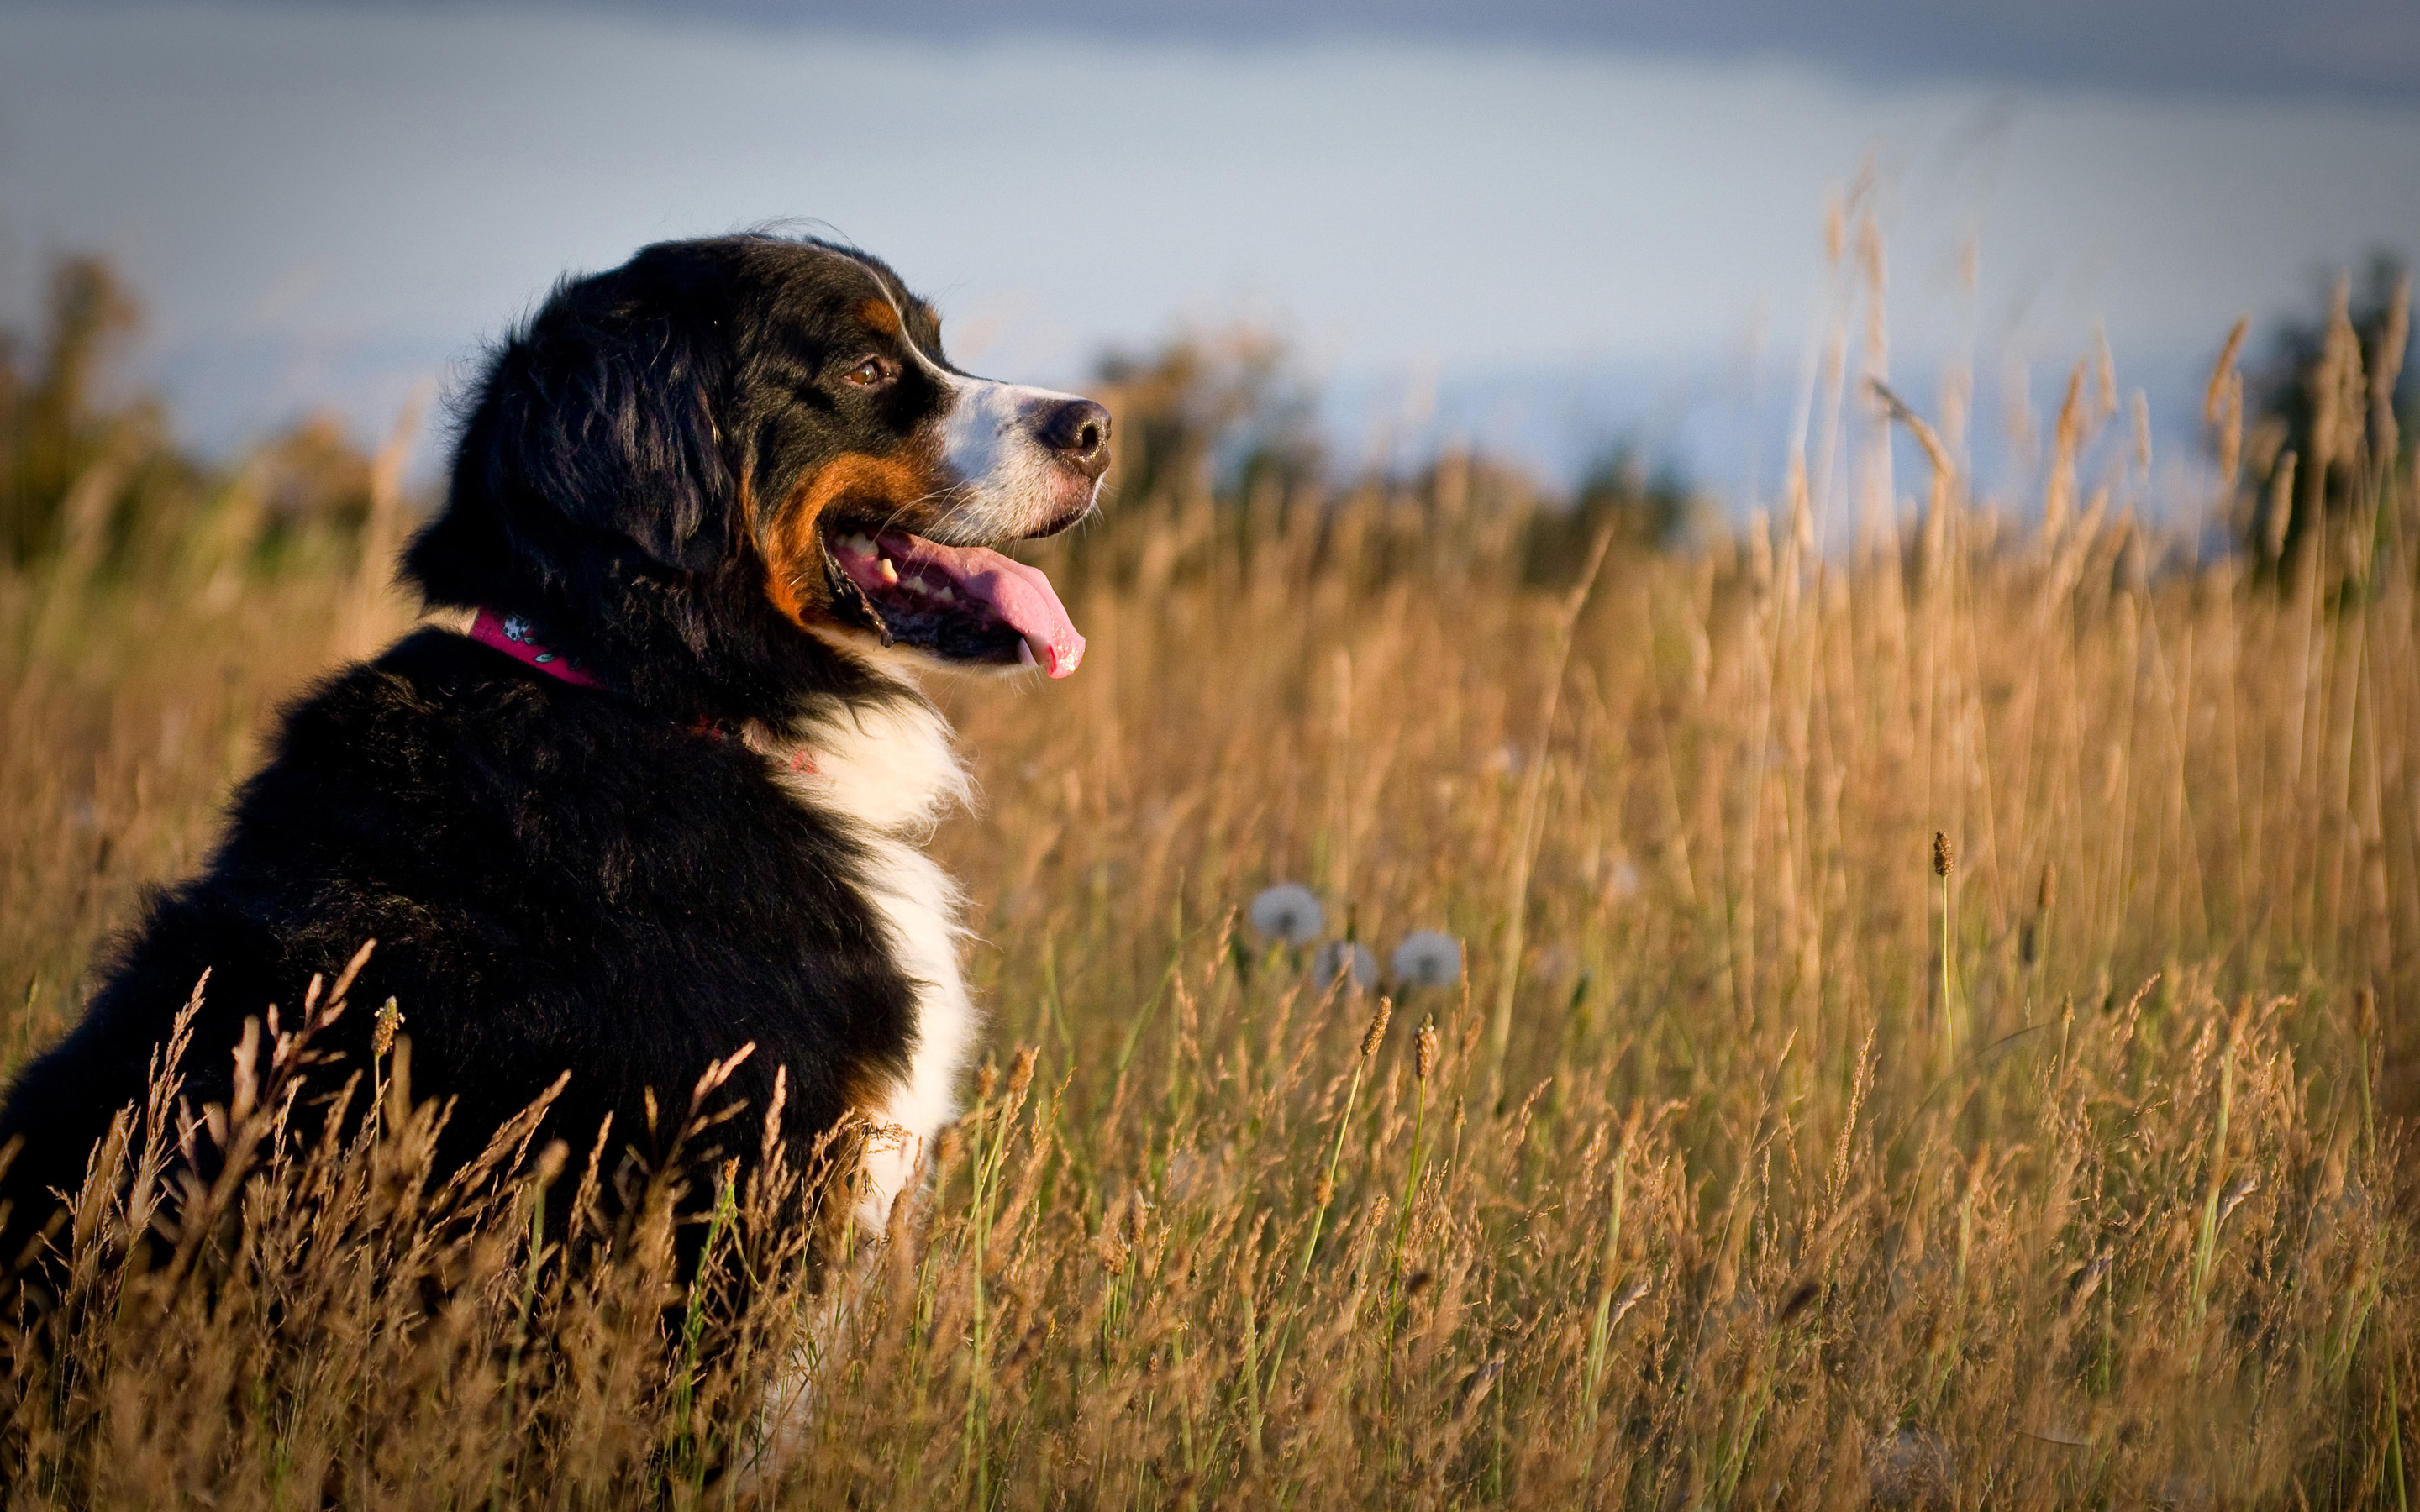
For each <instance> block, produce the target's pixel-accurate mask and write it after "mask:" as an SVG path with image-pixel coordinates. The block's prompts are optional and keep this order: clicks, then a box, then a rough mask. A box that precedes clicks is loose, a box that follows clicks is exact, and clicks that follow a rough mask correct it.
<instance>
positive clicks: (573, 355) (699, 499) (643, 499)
mask: <svg viewBox="0 0 2420 1512" xmlns="http://www.w3.org/2000/svg"><path fill="white" fill-rule="evenodd" d="M695 346H696V344H695V343H694V342H692V341H691V340H690V338H689V336H688V334H687V333H686V332H683V331H682V330H680V329H679V322H678V321H677V320H675V319H674V318H671V317H668V316H646V317H642V318H637V319H610V318H609V319H606V320H593V321H590V320H581V321H566V322H564V323H563V324H562V325H560V326H556V327H554V329H551V330H550V329H547V328H546V323H543V322H542V323H541V327H540V329H539V330H538V331H535V332H532V334H531V336H530V338H528V339H527V340H525V341H522V342H517V343H515V344H514V347H513V348H510V349H508V350H507V351H506V352H505V353H504V356H503V358H502V360H501V361H499V362H498V363H497V365H496V372H495V374H494V376H493V378H491V379H490V381H489V388H488V392H487V393H486V394H485V395H484V396H483V397H484V403H483V404H482V405H481V407H480V408H481V409H482V410H485V411H488V413H486V414H483V415H481V416H479V417H477V419H479V420H486V421H489V422H491V424H488V425H481V424H477V423H476V421H475V420H474V423H473V427H472V429H473V432H484V433H485V434H483V435H477V436H475V437H474V436H473V435H472V434H466V435H465V436H464V439H463V440H464V449H465V455H463V456H462V457H461V459H460V462H461V467H460V468H458V471H457V482H458V484H459V482H460V481H461V477H460V473H461V471H464V470H467V469H468V468H470V467H473V466H475V467H477V468H479V469H480V471H483V472H484V473H485V477H484V478H482V479H481V482H482V483H483V484H484V485H485V487H486V491H488V492H489V494H490V495H491V497H495V498H498V499H500V500H502V499H512V500H514V501H515V502H517V503H519V504H520V505H521V507H523V508H527V507H529V506H531V505H539V506H551V507H552V508H553V509H554V510H556V511H557V512H559V513H560V514H561V515H562V517H564V518H566V519H567V520H569V521H570V522H571V523H572V524H574V525H577V526H581V527H583V528H584V529H587V530H591V531H600V532H610V533H612V534H614V535H618V536H620V537H622V538H623V539H625V540H627V541H629V542H630V543H632V544H633V545H635V546H637V547H638V548H640V549H641V550H642V551H644V552H645V553H646V554H647V556H648V557H650V558H652V559H653V560H654V561H656V562H657V563H660V564H662V565H663V566H666V567H670V568H673V569H675V570H676V571H682V572H706V571H709V570H711V569H713V568H714V567H716V566H719V565H721V563H722V560H723V555H724V552H725V551H726V550H727V549H728V548H729V546H730V532H731V521H732V512H733V509H734V507H735V504H736V495H737V485H736V483H735V481H734V480H733V478H732V476H731V470H730V468H729V467H728V466H727V465H726V463H725V462H724V460H723V456H722V448H721V445H720V438H719V437H718V435H717V434H716V430H715V423H714V400H713V390H714V387H715V385H716V381H717V379H718V378H719V375H718V374H717V373H715V372H713V371H711V370H710V368H711V364H710V363H708V362H707V360H706V356H705V354H703V353H701V352H699V351H698V350H696V349H695ZM473 440H477V441H479V442H483V443H484V444H483V445H482V446H481V447H480V453H481V455H471V450H472V445H473Z"/></svg>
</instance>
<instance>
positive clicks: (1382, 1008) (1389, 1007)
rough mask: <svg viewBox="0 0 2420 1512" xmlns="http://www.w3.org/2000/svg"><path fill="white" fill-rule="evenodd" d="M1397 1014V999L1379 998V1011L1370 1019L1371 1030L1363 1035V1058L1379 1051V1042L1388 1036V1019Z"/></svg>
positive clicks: (1365, 1058) (1367, 1057)
mask: <svg viewBox="0 0 2420 1512" xmlns="http://www.w3.org/2000/svg"><path fill="white" fill-rule="evenodd" d="M1394 1016H1395V1000H1394V999H1393V998H1391V997H1381V998H1379V999H1378V1011H1377V1013H1376V1014H1375V1015H1373V1017H1372V1018H1371V1020H1370V1032H1369V1033H1367V1034H1365V1035H1363V1036H1362V1037H1361V1058H1362V1059H1364V1060H1367V1059H1369V1058H1370V1057H1372V1056H1374V1055H1376V1054H1377V1053H1378V1042H1379V1041H1382V1040H1384V1039H1386V1038H1387V1021H1388V1019H1390V1018H1392V1017H1394Z"/></svg>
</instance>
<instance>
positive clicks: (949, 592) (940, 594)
mask: <svg viewBox="0 0 2420 1512" xmlns="http://www.w3.org/2000/svg"><path fill="white" fill-rule="evenodd" d="M917 581H918V583H919V585H920V586H921V585H922V583H923V579H921V578H920V579H917ZM933 596H934V597H935V598H937V599H939V600H940V601H941V602H942V603H944V604H954V603H956V602H957V601H958V591H957V590H956V589H954V588H952V587H951V586H950V585H949V584H948V583H943V584H942V585H941V586H940V587H939V588H936V589H934V590H933Z"/></svg>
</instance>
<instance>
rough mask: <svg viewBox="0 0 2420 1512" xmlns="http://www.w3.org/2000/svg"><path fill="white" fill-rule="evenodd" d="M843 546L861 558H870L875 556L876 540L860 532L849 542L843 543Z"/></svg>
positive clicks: (848, 540) (850, 538)
mask: <svg viewBox="0 0 2420 1512" xmlns="http://www.w3.org/2000/svg"><path fill="white" fill-rule="evenodd" d="M841 545H843V546H845V547H846V548H849V549H850V550H851V551H854V552H856V553H857V554H858V555H859V556H861V557H870V556H872V555H874V539H873V537H871V536H869V535H867V534H866V533H865V532H863V531H860V532H857V533H856V534H854V535H852V536H850V537H849V538H848V539H847V540H845V541H843V542H842V543H841Z"/></svg>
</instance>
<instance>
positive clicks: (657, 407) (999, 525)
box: [405, 236, 1109, 677]
mask: <svg viewBox="0 0 2420 1512" xmlns="http://www.w3.org/2000/svg"><path fill="white" fill-rule="evenodd" d="M1108 466H1109V412H1108V411H1107V410H1106V409H1102V408H1101V407H1100V406H1099V405H1097V404H1094V403H1093V402H1092V401H1091V400H1088V399H1080V398H1077V397H1075V396H1073V395H1070V394H1064V393H1050V392H1047V391H1045V390H1041V389H1031V388H1021V387H1016V386H1014V385H1010V384H1006V383H996V382H992V381H990V380H988V379H984V378H974V377H971V376H970V375H969V374H966V373H964V372H961V371H960V370H958V369H957V368H956V367H954V366H953V365H952V364H951V363H950V361H949V359H948V358H947V357H946V356H945V355H944V354H943V352H942V348H941V339H940V324H939V319H938V318H937V317H936V316H935V315H934V313H933V311H932V309H931V307H930V306H928V305H927V304H925V303H924V302H923V301H922V300H919V299H917V298H916V297H915V296H914V295H912V294H910V293H909V292H908V291H907V288H906V287H905V286H904V285H902V284H901V283H900V281H899V278H898V276H897V275H896V274H894V273H893V272H892V270H890V269H889V268H888V267H886V266H884V265H883V264H882V263H880V262H878V261H876V260H875V259H874V258H871V257H868V256H865V255H861V254H860V253H856V252H853V251H850V250H848V249H845V248H842V247H837V246H833V245H830V244H828V243H824V242H820V241H814V240H805V239H796V240H794V239H783V238H777V237H769V236H746V237H728V238H719V239H712V240H704V241H686V242H667V243H663V244H660V245H658V246H653V247H649V248H646V249H645V250H644V251H642V252H641V253H639V254H638V255H636V256H634V257H632V258H631V259H630V261H629V262H628V263H626V264H624V265H623V266H622V267H620V268H617V269H615V270H613V271H611V272H606V273H599V274H597V275H594V276H592V277H588V278H583V279H579V280H576V281H571V282H567V283H566V284H564V285H561V286H560V287H558V288H557V289H556V290H555V291H554V293H553V295H552V296H551V298H550V299H549V300H548V301H546V303H545V305H544V306H543V307H542V308H541V309H539V311H538V312H537V314H536V315H535V316H533V317H532V318H531V319H530V321H529V322H528V324H527V326H526V327H525V328H524V329H523V330H522V331H521V332H519V333H518V334H517V335H516V336H515V337H514V338H513V339H511V340H510V341H509V342H507V343H506V344H505V345H504V347H502V348H501V349H499V350H498V351H497V353H496V354H495V356H494V358H493V360H492V362H491V363H490V364H489V369H488V372H487V374H486V376H485V378H483V380H482V381H481V383H480V384H479V386H478V387H477V389H476V390H475V391H474V392H473V394H472V395H471V399H470V404H469V406H468V408H467V411H466V414H465V418H464V422H463V425H462V433H461V438H460V442H459V445H458V451H457V455H456V459H455V466H454V472H453V478H452V482H451V486H450V487H449V490H448V494H447V499H446V503H445V507H444V509H443V510H442V512H441V514H440V515H439V517H437V518H436V519H435V520H433V521H431V522H430V524H429V525H428V526H427V528H426V529H425V530H424V531H423V532H421V533H420V535H419V536H418V537H417V538H415V540H414V541H413V542H412V545H411V548H410V550H409V551H408V552H407V553H406V558H405V570H406V572H407V574H408V575H409V576H411V578H412V579H415V580H416V581H417V582H418V583H419V584H420V585H421V587H422V589H423V590H424V592H425V593H426V594H427V595H428V597H429V598H430V599H431V600H432V601H433V602H438V603H449V604H455V605H458V606H462V607H479V606H487V607H493V608H499V609H519V610H522V611H525V612H530V613H533V614H535V615H536V616H538V617H539V619H540V622H541V624H544V625H548V627H549V628H550V629H551V630H553V629H557V627H558V626H559V625H562V622H564V621H566V619H567V620H569V621H571V622H573V623H572V624H570V625H568V626H567V627H566V628H565V629H562V630H559V631H558V633H563V634H565V636H566V639H567V640H574V641H579V642H584V643H585V644H587V645H591V646H593V645H596V644H597V642H598V641H599V640H602V641H604V642H605V643H607V644H608V645H610V644H611V643H613V640H615V637H614V636H613V634H611V633H610V629H611V627H610V626H608V625H588V624H582V623H580V622H582V620H584V619H585V618H587V607H588V606H589V605H592V604H602V605H605V606H607V608H606V609H604V610H603V611H602V612H604V613H605V614H606V615H607V616H608V617H611V616H613V615H615V614H619V615H623V616H625V617H627V616H628V615H630V614H632V613H642V612H644V613H651V614H655V615H657V616H659V617H661V618H663V619H664V620H665V621H666V622H667V623H668V624H671V625H675V628H676V629H677V630H678V632H679V639H680V640H683V641H685V642H686V643H688V644H689V645H690V648H691V649H692V650H693V651H698V652H700V653H703V652H705V651H706V649H707V646H708V644H709V642H713V641H716V640H723V641H730V640H734V639H735V638H737V639H742V640H745V639H753V640H767V639H770V640H780V639H782V638H783V636H785V635H786V636H788V637H789V638H791V639H792V640H798V639H799V638H800V637H804V638H811V639H812V640H814V641H815V642H819V643H821V644H823V645H825V646H830V647H838V648H842V649H844V650H845V651H849V652H851V653H853V654H855V655H856V656H858V657H859V658H861V659H862V660H865V661H867V662H870V663H879V662H881V661H883V660H885V659H887V658H890V657H895V656H901V655H902V654H903V653H904V654H905V655H906V656H909V657H911V658H913V659H915V660H918V661H922V662H923V663H926V664H931V665H941V666H949V667H958V668H1005V669H1014V668H1017V667H1020V666H1039V667H1041V668H1042V669H1044V670H1046V671H1048V673H1049V674H1050V675H1051V676H1053V677H1063V676H1065V675H1067V674H1068V673H1069V672H1072V671H1075V670H1076V664H1077V662H1078V659H1079V658H1080V657H1081V656H1082V655H1083V649H1084V642H1083V638H1082V637H1081V636H1079V635H1078V634H1077V632H1076V628H1075V626H1074V625H1073V624H1072V623H1070V622H1069V620H1068V617H1067V613H1066V610H1065V609H1063V607H1062V606H1061V605H1060V602H1059V597H1058V594H1056V593H1055V592H1054V591H1053V590H1052V588H1051V586H1050V581H1049V579H1047V578H1046V577H1044V576H1043V575H1042V573H1040V572H1039V571H1037V570H1035V569H1034V568H1032V567H1030V566H1026V565H1023V564H1021V563H1016V562H1013V561H1011V560H1009V559H1008V558H1007V557H1005V556H1002V555H1001V554H1000V552H999V550H998V549H997V548H1000V547H1001V546H1005V545H1007V544H1009V543H1011V542H1015V541H1020V540H1027V539H1032V538H1033V537H1037V536H1045V535H1050V534H1054V533H1056V532H1060V531H1063V530H1065V529H1067V528H1068V527H1069V526H1071V525H1073V524H1075V523H1076V522H1077V521H1078V520H1079V519H1081V518H1082V517H1084V515H1085V514H1086V513H1087V512H1088V511H1090V510H1091V509H1092V508H1093V506H1094V500H1095V498H1096V496H1097V495H1098V493H1099V489H1100V483H1101V477H1102V474H1103V473H1104V472H1105V471H1107V469H1108ZM632 606H639V608H635V609H634V608H633V607H632ZM735 619H737V620H742V621H746V622H749V624H750V625H752V629H750V630H749V631H748V632H747V634H745V635H742V634H740V626H738V625H734V624H731V623H726V622H730V621H733V620H735ZM759 659H763V658H761V657H760V658H759ZM771 659H773V660H776V661H779V660H782V659H783V658H782V657H781V656H778V655H775V656H772V658H771Z"/></svg>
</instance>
